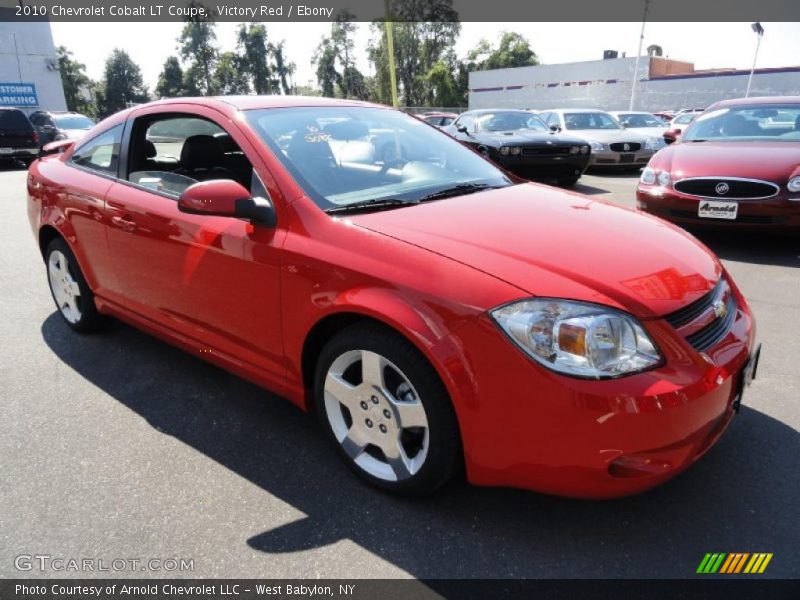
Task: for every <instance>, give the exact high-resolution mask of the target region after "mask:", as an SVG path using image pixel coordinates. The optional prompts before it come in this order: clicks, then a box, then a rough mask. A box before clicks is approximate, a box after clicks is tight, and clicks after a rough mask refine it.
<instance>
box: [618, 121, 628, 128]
mask: <svg viewBox="0 0 800 600" xmlns="http://www.w3.org/2000/svg"><path fill="white" fill-rule="evenodd" d="M620 125H622V128H623V129H627V128H628V122H627V121H622V122H621V123H620Z"/></svg>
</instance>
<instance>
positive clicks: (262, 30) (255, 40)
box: [237, 23, 278, 94]
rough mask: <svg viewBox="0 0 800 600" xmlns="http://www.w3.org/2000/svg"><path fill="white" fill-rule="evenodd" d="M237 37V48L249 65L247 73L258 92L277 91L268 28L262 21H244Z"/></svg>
mask: <svg viewBox="0 0 800 600" xmlns="http://www.w3.org/2000/svg"><path fill="white" fill-rule="evenodd" d="M237 37H238V43H237V48H238V50H239V52H240V54H241V55H242V58H243V60H244V62H245V64H246V65H247V73H248V74H249V76H250V79H251V82H252V84H253V89H254V90H255V92H256V94H274V93H276V92H277V91H278V86H277V82H276V81H275V79H274V78H273V74H272V65H271V64H270V57H271V55H272V52H271V51H270V46H269V42H268V40H267V28H266V27H264V25H262V24H261V23H255V24H253V23H251V24H250V25H245V24H244V23H242V25H240V27H239V32H238V36H237Z"/></svg>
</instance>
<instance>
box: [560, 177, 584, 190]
mask: <svg viewBox="0 0 800 600" xmlns="http://www.w3.org/2000/svg"><path fill="white" fill-rule="evenodd" d="M578 179H580V177H567V178H564V179H559V180H558V185H560V186H561V187H567V188H570V187H573V186H575V184H577V183H578Z"/></svg>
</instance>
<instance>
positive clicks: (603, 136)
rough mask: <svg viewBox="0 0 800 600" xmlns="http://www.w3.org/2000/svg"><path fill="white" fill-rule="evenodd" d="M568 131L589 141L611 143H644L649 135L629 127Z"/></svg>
mask: <svg viewBox="0 0 800 600" xmlns="http://www.w3.org/2000/svg"><path fill="white" fill-rule="evenodd" d="M569 133H570V134H571V135H576V136H580V137H582V138H583V139H585V140H588V141H590V142H599V143H601V144H613V143H615V142H622V143H625V142H628V143H634V144H644V143H645V142H646V141H647V137H649V136H644V135H641V134H639V133H636V132H634V131H631V130H630V129H580V130H578V129H576V130H574V131H570V132H569Z"/></svg>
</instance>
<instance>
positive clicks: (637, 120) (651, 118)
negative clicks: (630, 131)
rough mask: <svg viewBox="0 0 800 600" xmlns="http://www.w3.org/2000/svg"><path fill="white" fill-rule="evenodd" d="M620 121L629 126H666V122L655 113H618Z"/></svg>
mask: <svg viewBox="0 0 800 600" xmlns="http://www.w3.org/2000/svg"><path fill="white" fill-rule="evenodd" d="M617 118H618V119H619V122H620V123H624V124H625V125H627V126H628V127H659V128H662V129H663V128H664V122H663V121H662V120H661V119H659V118H658V117H656V116H655V115H642V114H637V113H632V114H620V115H617Z"/></svg>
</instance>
